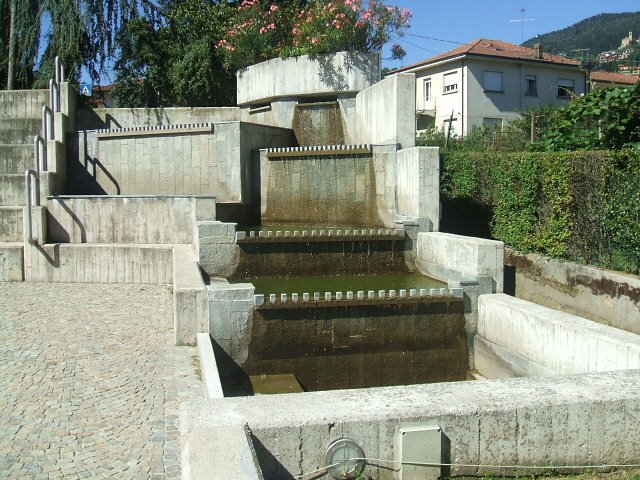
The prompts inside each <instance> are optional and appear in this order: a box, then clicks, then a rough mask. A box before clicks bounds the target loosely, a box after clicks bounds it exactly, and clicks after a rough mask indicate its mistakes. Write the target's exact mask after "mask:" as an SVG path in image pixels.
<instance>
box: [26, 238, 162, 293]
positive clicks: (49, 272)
mask: <svg viewBox="0 0 640 480" xmlns="http://www.w3.org/2000/svg"><path fill="white" fill-rule="evenodd" d="M172 262H173V248H172V246H170V245H167V246H157V245H127V246H118V245H90V244H49V245H45V246H39V245H38V246H34V247H29V248H28V249H27V252H26V253H25V280H26V281H28V282H48V283H51V282H64V283H143V284H158V285H171V284H172V283H173V263H172Z"/></svg>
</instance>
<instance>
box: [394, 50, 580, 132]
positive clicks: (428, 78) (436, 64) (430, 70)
mask: <svg viewBox="0 0 640 480" xmlns="http://www.w3.org/2000/svg"><path fill="white" fill-rule="evenodd" d="M398 72H410V73H414V74H415V75H416V124H417V129H418V130H422V129H425V128H429V127H435V128H444V129H445V130H447V129H448V128H449V124H451V131H452V132H453V133H455V134H457V135H466V134H467V133H469V132H471V130H472V129H473V128H474V127H479V126H482V125H483V124H487V125H505V124H507V123H508V122H509V121H510V120H512V119H514V118H517V117H518V116H519V112H521V111H523V110H526V109H527V108H531V107H536V106H539V105H548V104H551V105H562V104H564V103H566V102H568V101H570V100H571V98H572V97H573V96H574V95H581V94H583V93H585V91H586V75H585V72H583V71H582V70H581V69H580V62H578V61H575V60H571V59H568V58H565V57H561V56H558V55H551V54H549V53H544V52H543V51H542V48H541V47H540V48H536V49H532V48H526V47H520V46H517V45H513V44H510V43H507V42H502V41H498V40H487V39H480V40H476V41H474V42H471V43H469V44H467V45H464V46H462V47H459V48H456V49H454V50H451V51H449V52H446V53H443V54H441V55H437V56H435V57H432V58H429V59H427V60H424V61H423V62H419V63H417V64H414V65H409V66H407V67H404V68H401V69H399V70H396V71H395V72H394V73H398Z"/></svg>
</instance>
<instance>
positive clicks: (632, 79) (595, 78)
mask: <svg viewBox="0 0 640 480" xmlns="http://www.w3.org/2000/svg"><path fill="white" fill-rule="evenodd" d="M591 81H592V82H604V83H619V84H623V85H634V84H636V83H638V81H640V78H639V77H637V76H635V75H625V74H624V73H612V72H591Z"/></svg>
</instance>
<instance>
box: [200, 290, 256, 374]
mask: <svg viewBox="0 0 640 480" xmlns="http://www.w3.org/2000/svg"><path fill="white" fill-rule="evenodd" d="M254 292H255V289H254V288H253V285H252V284H250V283H236V284H229V283H228V282H227V281H226V280H221V279H214V280H212V282H211V283H210V284H209V285H207V294H208V298H209V334H210V335H211V338H212V339H213V340H214V341H215V343H216V345H215V347H216V348H214V350H216V362H217V364H218V367H219V371H220V376H221V378H223V380H224V379H225V378H233V377H236V376H240V375H242V371H241V370H240V369H239V365H244V364H245V363H246V362H247V358H248V356H249V345H250V343H251V331H252V329H253V312H254V309H255V299H254Z"/></svg>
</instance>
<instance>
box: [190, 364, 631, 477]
mask: <svg viewBox="0 0 640 480" xmlns="http://www.w3.org/2000/svg"><path fill="white" fill-rule="evenodd" d="M639 383H640V371H639V370H634V371H624V372H610V373H600V374H587V375H581V376H558V377H541V378H529V379H506V380H496V381H476V382H463V383H442V384H432V385H412V386H407V387H388V388H378V389H367V390H348V391H331V392H312V393H304V394H289V395H271V396H258V397H250V398H226V399H223V400H196V401H191V402H185V403H183V404H182V405H181V414H180V428H181V432H182V435H181V439H182V445H183V452H184V451H188V449H189V448H194V447H195V445H194V444H197V446H198V448H199V449H200V450H201V451H202V450H205V445H206V447H208V449H209V451H211V452H214V451H216V450H217V449H218V447H217V444H218V442H219V436H218V435H216V430H215V429H217V428H221V427H233V426H235V427H238V426H243V425H244V424H248V426H249V428H250V429H251V432H252V436H253V443H254V445H255V447H256V450H257V453H258V458H259V460H260V464H261V467H262V471H263V472H264V476H265V478H266V479H275V478H287V477H290V476H295V475H302V474H305V473H308V472H311V471H314V470H316V469H319V468H321V467H322V466H323V465H324V458H323V457H324V454H325V451H326V449H327V446H328V445H329V443H330V442H331V441H333V440H335V439H337V438H340V437H342V436H346V437H352V438H355V439H357V440H358V441H359V442H360V443H361V444H362V447H363V449H364V453H365V456H366V457H368V458H372V459H383V460H388V461H393V460H396V459H397V452H396V451H394V436H395V435H396V434H397V432H398V429H399V428H401V427H407V426H417V425H429V426H433V425H438V426H440V428H441V429H442V432H443V434H444V435H445V437H446V441H445V443H444V445H445V451H446V450H448V452H447V453H448V455H445V456H444V458H443V460H444V461H445V462H447V461H450V462H451V463H456V464H470V465H479V464H482V465H540V466H552V465H553V466H558V467H559V468H557V469H556V471H560V472H562V471H564V470H563V469H562V466H563V465H597V464H629V463H634V464H637V463H640V439H639V438H638V435H637V432H638V431H639V430H640V390H639V389H638V384H639ZM220 448H221V449H225V448H227V447H226V445H225V444H224V442H223V443H222V444H221V445H220ZM217 458H219V457H214V456H211V457H208V456H205V455H202V456H199V457H197V458H194V457H191V458H185V457H184V456H183V460H184V461H185V463H184V464H183V468H185V467H186V468H191V469H192V470H191V471H196V470H195V468H196V467H197V468H199V469H200V470H199V471H201V472H212V471H216V472H225V471H226V469H227V465H226V463H222V464H221V463H219V462H218V463H214V462H216V461H217ZM370 463H371V464H370V465H368V466H367V467H366V470H365V472H364V473H365V475H366V476H367V477H369V476H371V477H372V478H374V479H385V480H386V479H392V478H396V477H395V476H394V475H395V473H394V471H393V470H394V467H395V465H394V464H393V463H391V464H390V463H386V462H384V463H381V462H377V461H374V460H372V461H371V462H370ZM187 464H189V466H188V467H187ZM228 468H234V466H233V465H230V466H229V467H228ZM490 473H493V474H504V475H509V476H513V475H514V474H515V473H519V474H521V475H524V474H529V475H530V474H531V471H525V470H520V471H517V469H512V468H510V469H500V468H492V467H453V468H451V472H450V475H451V476H458V475H460V476H462V475H470V476H483V475H486V474H490ZM536 473H541V472H539V471H537V472H536ZM190 478H194V479H195V478H206V477H203V476H192V477H190ZM223 478H224V477H223Z"/></svg>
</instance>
